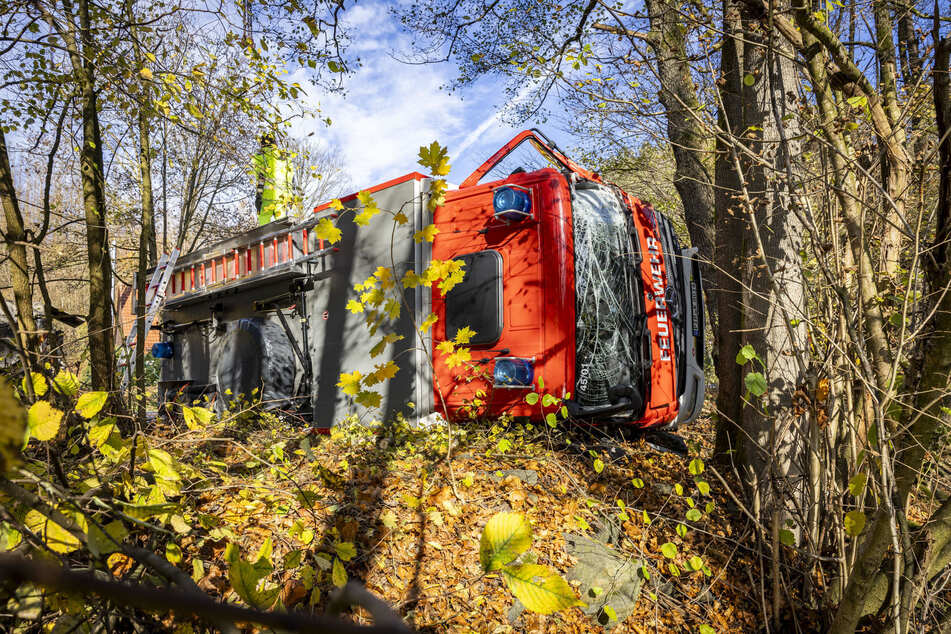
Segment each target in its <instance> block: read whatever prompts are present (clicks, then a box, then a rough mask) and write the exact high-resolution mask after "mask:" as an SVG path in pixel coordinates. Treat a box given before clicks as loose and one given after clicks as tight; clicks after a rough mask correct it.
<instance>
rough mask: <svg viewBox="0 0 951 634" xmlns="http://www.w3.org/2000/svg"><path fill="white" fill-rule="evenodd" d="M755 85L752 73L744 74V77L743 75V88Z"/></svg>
mask: <svg viewBox="0 0 951 634" xmlns="http://www.w3.org/2000/svg"><path fill="white" fill-rule="evenodd" d="M755 83H756V77H754V76H753V73H746V74H745V75H743V85H744V86H747V87H749V86H752V85H753V84H755Z"/></svg>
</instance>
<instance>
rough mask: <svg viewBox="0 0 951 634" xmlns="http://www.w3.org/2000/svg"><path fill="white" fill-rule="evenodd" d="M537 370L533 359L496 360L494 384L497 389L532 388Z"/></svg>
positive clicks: (493, 374) (493, 376)
mask: <svg viewBox="0 0 951 634" xmlns="http://www.w3.org/2000/svg"><path fill="white" fill-rule="evenodd" d="M534 379H535V368H534V366H533V364H532V360H531V359H516V358H503V359H496V360H495V369H494V370H493V371H492V384H493V385H494V386H495V387H531V386H532V381H533V380H534Z"/></svg>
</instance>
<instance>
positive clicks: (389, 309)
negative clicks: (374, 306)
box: [384, 298, 400, 319]
mask: <svg viewBox="0 0 951 634" xmlns="http://www.w3.org/2000/svg"><path fill="white" fill-rule="evenodd" d="M384 310H386V314H387V316H388V317H389V318H390V319H396V318H397V317H399V316H400V303H399V302H398V301H396V300H395V299H393V298H390V299H388V300H386V307H385V309H384Z"/></svg>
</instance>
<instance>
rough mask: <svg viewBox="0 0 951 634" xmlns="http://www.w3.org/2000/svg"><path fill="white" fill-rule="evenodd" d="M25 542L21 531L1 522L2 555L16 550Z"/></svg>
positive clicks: (0, 545)
mask: <svg viewBox="0 0 951 634" xmlns="http://www.w3.org/2000/svg"><path fill="white" fill-rule="evenodd" d="M21 541H23V535H21V534H20V531H18V530H17V529H15V528H13V527H12V526H10V525H9V524H7V523H6V522H0V553H2V552H6V551H8V550H12V549H14V548H16V547H17V546H18V545H19V543H20V542H21Z"/></svg>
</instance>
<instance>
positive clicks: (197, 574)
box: [192, 559, 205, 583]
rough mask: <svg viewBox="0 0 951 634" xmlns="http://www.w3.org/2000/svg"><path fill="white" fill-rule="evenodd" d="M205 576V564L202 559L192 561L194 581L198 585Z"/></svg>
mask: <svg viewBox="0 0 951 634" xmlns="http://www.w3.org/2000/svg"><path fill="white" fill-rule="evenodd" d="M204 576H205V564H204V563H202V561H201V559H192V580H193V581H194V582H195V583H198V582H199V581H201V578H202V577H204Z"/></svg>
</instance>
